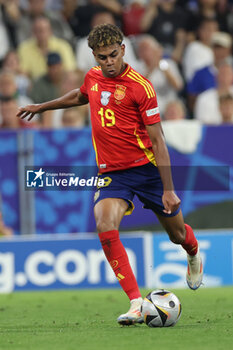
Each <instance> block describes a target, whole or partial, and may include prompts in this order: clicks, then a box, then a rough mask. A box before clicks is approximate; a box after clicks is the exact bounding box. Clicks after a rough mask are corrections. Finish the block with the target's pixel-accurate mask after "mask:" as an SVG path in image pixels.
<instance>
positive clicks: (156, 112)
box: [146, 107, 159, 117]
mask: <svg viewBox="0 0 233 350" xmlns="http://www.w3.org/2000/svg"><path fill="white" fill-rule="evenodd" d="M158 113H159V107H156V108H152V109H148V110H147V111H146V115H147V117H151V116H152V115H155V114H158Z"/></svg>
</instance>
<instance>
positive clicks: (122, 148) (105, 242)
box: [17, 24, 203, 325]
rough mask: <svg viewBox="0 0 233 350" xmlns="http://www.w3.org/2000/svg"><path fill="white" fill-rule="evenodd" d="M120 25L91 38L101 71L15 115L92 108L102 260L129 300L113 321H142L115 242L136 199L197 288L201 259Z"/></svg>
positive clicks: (153, 107) (149, 94)
mask: <svg viewBox="0 0 233 350" xmlns="http://www.w3.org/2000/svg"><path fill="white" fill-rule="evenodd" d="M122 40H123V35H122V32H121V31H120V30H119V28H118V27H117V26H115V25H111V24H103V25H100V26H97V27H95V28H93V30H92V31H91V32H90V34H89V37H88V45H89V47H90V48H91V49H92V51H93V54H94V56H95V59H96V61H97V63H98V64H99V66H96V67H93V68H92V69H91V70H90V71H89V72H88V73H87V74H86V76H85V79H84V83H83V85H82V86H81V87H80V89H75V90H72V91H70V92H69V93H67V94H66V95H64V96H62V97H60V98H58V99H55V100H52V101H48V102H45V103H42V104H37V105H28V106H26V107H22V108H20V109H19V112H18V114H17V116H18V117H20V118H26V117H28V120H31V119H32V118H33V116H34V115H35V114H36V113H41V112H44V111H46V110H51V109H58V108H68V107H72V106H79V105H83V104H87V103H88V102H89V103H90V108H91V124H92V139H93V146H94V149H95V152H96V161H97V165H98V167H99V173H100V177H101V178H102V179H104V185H103V186H102V187H99V188H98V189H97V191H96V193H95V197H94V200H95V206H94V215H95V220H96V226H97V231H98V234H99V239H100V242H101V244H102V247H103V250H104V253H105V255H106V258H107V260H108V262H109V264H110V265H111V267H112V269H113V271H114V273H115V275H116V277H117V279H118V280H119V283H120V285H121V287H122V288H123V290H124V291H125V293H126V294H127V296H128V297H129V299H130V302H131V306H130V309H129V311H128V312H127V313H125V314H122V315H120V316H119V317H118V319H117V320H118V323H119V324H122V325H130V324H134V323H141V322H143V319H142V315H141V312H140V310H141V304H142V297H141V294H140V291H139V288H138V285H137V281H136V279H135V276H134V274H133V271H132V269H131V266H130V264H129V260H128V256H127V254H126V251H125V248H124V247H123V245H122V243H121V241H120V238H119V231H118V230H119V226H120V223H121V220H122V218H123V217H124V215H127V214H130V213H131V212H132V210H133V202H132V200H133V197H134V195H135V194H136V195H137V196H138V197H139V199H140V200H141V201H142V202H143V204H144V208H147V209H151V210H153V212H154V213H155V214H156V215H157V217H158V219H159V221H160V222H161V224H162V225H163V227H164V229H165V230H166V232H167V233H168V235H169V237H170V240H171V241H172V242H174V243H176V244H181V245H182V247H183V248H184V249H185V250H186V252H187V259H188V270H187V275H186V277H187V283H188V286H189V287H190V288H191V289H197V288H199V286H200V285H201V282H202V274H203V271H202V261H201V257H200V252H199V247H198V242H197V240H196V238H195V236H194V233H193V230H192V228H191V227H190V226H189V225H187V224H185V223H184V221H183V217H182V212H181V210H180V208H179V206H180V199H179V198H178V197H177V195H176V194H175V192H174V189H173V182H172V176H171V169H170V159H169V154H168V150H167V147H166V144H165V141H164V136H163V132H162V128H161V124H160V115H159V107H158V105H157V99H156V94H155V91H154V89H153V86H152V84H151V83H150V82H149V81H148V80H147V79H145V78H144V77H143V76H142V75H140V74H139V73H137V72H136V71H135V70H134V69H133V68H132V67H130V66H129V65H128V64H127V63H125V62H124V60H123V56H124V53H125V46H124V45H123V44H122Z"/></svg>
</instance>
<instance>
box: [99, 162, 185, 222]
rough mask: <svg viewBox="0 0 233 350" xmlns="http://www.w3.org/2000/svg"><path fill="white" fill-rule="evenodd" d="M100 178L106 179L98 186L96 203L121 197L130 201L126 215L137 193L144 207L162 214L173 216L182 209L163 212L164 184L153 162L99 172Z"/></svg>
mask: <svg viewBox="0 0 233 350" xmlns="http://www.w3.org/2000/svg"><path fill="white" fill-rule="evenodd" d="M99 179H102V180H104V185H103V186H101V187H100V186H98V187H97V190H96V192H95V196H94V203H95V204H96V203H98V202H99V201H101V200H102V199H104V198H121V199H124V200H125V201H126V202H127V203H129V207H128V209H127V211H126V213H125V215H130V214H131V213H132V211H133V209H134V204H133V198H134V196H135V195H137V197H138V198H139V200H140V201H141V202H142V203H143V204H144V205H143V208H145V209H151V210H153V211H154V212H155V213H157V214H159V215H161V216H165V217H172V216H175V215H177V214H178V212H179V210H180V209H178V210H176V211H175V212H173V213H171V214H166V213H164V212H163V210H164V206H163V203H162V195H163V184H162V180H161V177H160V174H159V171H158V168H157V167H156V166H155V165H153V164H152V163H147V164H145V165H142V166H138V167H134V168H130V169H126V170H120V171H111V172H108V173H104V174H99Z"/></svg>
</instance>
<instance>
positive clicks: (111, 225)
mask: <svg viewBox="0 0 233 350" xmlns="http://www.w3.org/2000/svg"><path fill="white" fill-rule="evenodd" d="M128 207H129V204H128V203H127V202H126V201H125V200H124V199H121V198H105V199H102V200H100V201H99V202H98V203H97V204H96V205H95V207H94V214H95V220H96V227H97V231H98V235H99V238H100V242H101V245H102V248H103V251H104V253H105V256H106V258H107V260H108V262H109V264H110V265H111V267H112V269H113V271H114V273H115V275H116V277H117V279H118V281H119V283H120V285H121V287H122V288H123V290H124V291H125V293H126V294H127V296H128V297H129V299H130V301H131V307H130V310H129V311H128V312H127V313H126V314H123V315H121V316H119V317H118V322H119V323H120V324H123V325H124V324H127V325H129V324H133V323H141V322H142V317H141V312H140V308H141V303H142V298H141V294H140V291H139V288H138V284H137V281H136V278H135V276H134V273H133V271H132V269H131V266H130V263H129V259H128V255H127V253H126V251H125V248H124V246H123V244H122V243H121V241H120V237H119V231H118V230H119V226H120V223H121V220H122V218H123V217H124V215H125V212H126V211H127V209H128Z"/></svg>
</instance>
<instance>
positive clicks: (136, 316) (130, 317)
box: [117, 298, 144, 326]
mask: <svg viewBox="0 0 233 350" xmlns="http://www.w3.org/2000/svg"><path fill="white" fill-rule="evenodd" d="M142 302H143V299H142V298H137V299H133V300H131V301H130V304H131V306H130V309H129V311H128V312H127V313H126V314H122V315H120V316H119V317H118V319H117V322H118V323H119V324H121V325H123V326H130V325H132V324H135V323H143V322H144V321H143V316H142V314H141V306H142Z"/></svg>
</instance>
